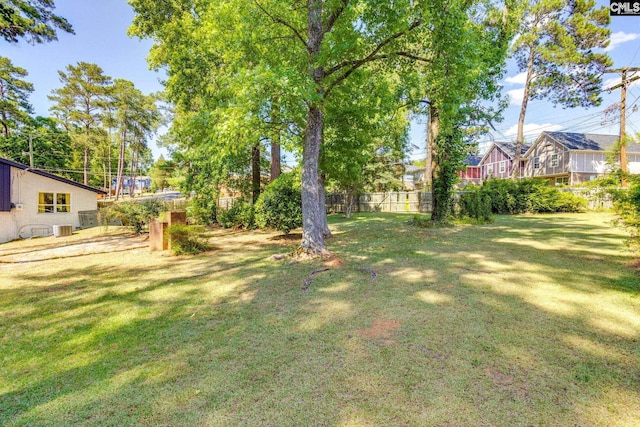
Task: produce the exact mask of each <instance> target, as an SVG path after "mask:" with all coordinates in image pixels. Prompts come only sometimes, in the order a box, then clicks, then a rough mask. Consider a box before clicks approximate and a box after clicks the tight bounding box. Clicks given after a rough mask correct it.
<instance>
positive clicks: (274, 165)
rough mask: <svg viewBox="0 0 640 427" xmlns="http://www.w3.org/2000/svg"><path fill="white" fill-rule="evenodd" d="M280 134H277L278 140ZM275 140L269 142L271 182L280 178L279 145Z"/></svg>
mask: <svg viewBox="0 0 640 427" xmlns="http://www.w3.org/2000/svg"><path fill="white" fill-rule="evenodd" d="M279 135H280V133H279V132H278V140H279V139H280V138H279ZM275 141H276V139H273V140H272V141H271V177H270V178H271V181H273V180H275V179H276V178H278V177H279V176H280V173H281V172H282V166H281V164H280V144H278V143H276V142H275Z"/></svg>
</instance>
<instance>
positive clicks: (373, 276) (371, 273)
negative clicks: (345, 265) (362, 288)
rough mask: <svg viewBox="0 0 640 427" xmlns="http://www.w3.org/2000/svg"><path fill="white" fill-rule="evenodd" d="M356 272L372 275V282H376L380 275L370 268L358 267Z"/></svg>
mask: <svg viewBox="0 0 640 427" xmlns="http://www.w3.org/2000/svg"><path fill="white" fill-rule="evenodd" d="M356 270H358V271H362V272H364V273H369V274H370V275H371V282H375V281H376V279H377V278H378V273H376V272H375V271H373V270H370V269H368V268H362V267H356Z"/></svg>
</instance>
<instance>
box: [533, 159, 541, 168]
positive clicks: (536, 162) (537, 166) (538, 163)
mask: <svg viewBox="0 0 640 427" xmlns="http://www.w3.org/2000/svg"><path fill="white" fill-rule="evenodd" d="M533 168H534V169H540V157H534V158H533Z"/></svg>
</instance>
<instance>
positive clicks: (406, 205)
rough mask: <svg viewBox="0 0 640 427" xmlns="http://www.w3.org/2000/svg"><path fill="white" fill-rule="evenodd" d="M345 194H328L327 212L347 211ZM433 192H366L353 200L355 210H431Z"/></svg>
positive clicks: (416, 211)
mask: <svg viewBox="0 0 640 427" xmlns="http://www.w3.org/2000/svg"><path fill="white" fill-rule="evenodd" d="M345 201H346V197H345V195H344V194H339V193H338V194H329V195H327V200H326V206H327V212H334V213H342V212H344V211H345ZM431 207H432V205H431V193H430V192H419V191H392V192H387V193H365V194H362V195H360V196H359V197H357V199H356V200H354V202H353V206H352V211H353V212H414V213H418V212H431Z"/></svg>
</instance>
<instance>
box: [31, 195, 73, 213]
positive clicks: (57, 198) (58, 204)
mask: <svg viewBox="0 0 640 427" xmlns="http://www.w3.org/2000/svg"><path fill="white" fill-rule="evenodd" d="M56 212H57V213H64V212H71V194H69V193H38V213H56Z"/></svg>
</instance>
